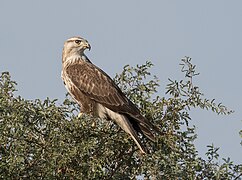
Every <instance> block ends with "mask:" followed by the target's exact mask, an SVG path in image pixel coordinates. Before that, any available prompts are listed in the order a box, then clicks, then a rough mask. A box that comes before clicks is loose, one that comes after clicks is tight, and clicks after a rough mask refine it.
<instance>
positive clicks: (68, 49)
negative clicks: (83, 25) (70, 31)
mask: <svg viewBox="0 0 242 180" xmlns="http://www.w3.org/2000/svg"><path fill="white" fill-rule="evenodd" d="M86 49H89V50H90V49H91V46H90V44H89V43H88V41H87V40H85V39H83V38H81V37H78V36H75V37H71V38H69V39H67V40H66V41H65V43H64V48H63V53H62V56H63V59H65V58H66V57H69V56H77V55H80V56H82V55H83V52H84V51H85V50H86Z"/></svg>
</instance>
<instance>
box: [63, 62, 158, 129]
mask: <svg viewBox="0 0 242 180" xmlns="http://www.w3.org/2000/svg"><path fill="white" fill-rule="evenodd" d="M66 75H67V76H68V77H69V79H70V80H71V81H72V83H73V84H74V85H75V86H76V87H77V88H78V89H79V90H80V91H81V92H82V93H84V94H86V95H87V96H88V97H89V98H90V99H92V100H94V101H96V102H97V103H100V104H102V105H104V106H105V107H107V108H109V109H110V110H112V111H114V112H118V113H122V114H127V115H129V116H130V117H132V118H133V119H134V120H135V121H136V122H139V123H138V124H139V126H141V127H140V128H141V129H142V130H147V128H148V127H151V128H153V129H155V130H156V127H154V126H153V124H152V123H150V122H149V121H148V120H147V119H146V118H145V117H143V116H142V115H141V114H140V111H139V109H138V108H137V107H136V106H135V105H134V104H133V103H132V102H131V101H130V100H129V99H128V98H127V97H126V96H125V95H124V94H123V92H122V91H121V90H120V89H119V87H118V86H117V85H116V84H115V83H114V81H113V80H112V79H111V78H110V77H109V76H108V75H107V74H106V73H105V72H103V71H102V70H101V69H99V68H98V67H96V66H95V65H94V64H91V63H87V62H83V61H79V62H78V63H75V64H72V65H70V66H68V67H67V68H66ZM148 129H149V128H148ZM156 131H157V130H156ZM149 132H150V131H148V130H147V133H149Z"/></svg>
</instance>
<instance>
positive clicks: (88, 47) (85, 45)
mask: <svg viewBox="0 0 242 180" xmlns="http://www.w3.org/2000/svg"><path fill="white" fill-rule="evenodd" d="M84 47H85V48H86V49H88V50H89V51H90V50H91V45H90V44H89V43H88V42H85V44H84Z"/></svg>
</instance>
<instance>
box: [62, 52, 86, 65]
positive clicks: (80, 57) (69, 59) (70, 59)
mask: <svg viewBox="0 0 242 180" xmlns="http://www.w3.org/2000/svg"><path fill="white" fill-rule="evenodd" d="M80 61H85V62H88V63H91V61H90V60H89V59H88V57H87V56H86V55H85V54H84V53H82V54H79V53H75V54H72V55H69V56H63V57H62V64H63V65H64V64H65V65H68V64H75V63H78V62H80Z"/></svg>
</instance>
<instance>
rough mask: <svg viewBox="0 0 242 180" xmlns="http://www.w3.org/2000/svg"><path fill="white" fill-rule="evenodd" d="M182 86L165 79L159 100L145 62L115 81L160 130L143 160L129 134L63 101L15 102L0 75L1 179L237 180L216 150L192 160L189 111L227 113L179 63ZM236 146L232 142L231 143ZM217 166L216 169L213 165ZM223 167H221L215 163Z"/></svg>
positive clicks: (240, 171) (239, 168) (237, 170)
mask: <svg viewBox="0 0 242 180" xmlns="http://www.w3.org/2000/svg"><path fill="white" fill-rule="evenodd" d="M180 65H181V71H182V72H183V73H184V78H183V79H182V80H172V79H169V84H167V86H166V87H165V88H166V93H167V94H166V97H162V96H160V95H158V94H159V93H158V92H157V89H158V87H159V80H158V78H157V77H156V76H153V75H152V74H151V73H150V68H151V67H152V66H153V64H152V63H151V62H146V63H145V64H143V65H137V66H135V67H131V66H129V65H126V66H125V67H124V68H123V72H122V73H121V74H119V75H116V77H115V79H114V80H115V82H116V83H117V84H118V85H119V87H120V88H121V89H122V90H123V92H125V94H126V95H127V96H128V97H129V98H130V99H131V100H132V101H133V102H134V103H135V104H136V105H137V106H138V107H139V108H140V109H141V111H142V114H143V115H144V116H146V117H147V118H148V119H149V120H150V121H152V123H153V124H155V125H156V126H157V127H159V128H160V131H161V134H159V135H158V134H157V140H156V142H155V143H153V142H150V141H149V140H148V139H146V138H143V139H142V141H143V143H145V144H147V146H148V148H149V151H150V153H148V154H146V155H142V154H141V153H140V152H139V150H138V148H137V146H136V145H135V143H134V142H133V141H132V140H131V138H130V137H129V135H128V134H127V133H125V132H124V131H122V130H121V129H120V128H119V127H118V126H117V125H116V124H115V123H113V122H112V121H108V120H105V119H100V118H95V117H92V116H88V115H84V116H82V117H78V116H77V112H79V109H78V106H77V105H76V104H75V103H74V102H73V101H72V100H71V98H70V97H69V96H67V97H66V99H65V100H64V102H63V103H61V104H60V103H58V102H57V100H56V99H55V100H51V99H49V98H46V99H45V100H39V99H35V100H26V99H24V98H22V97H21V96H15V94H14V93H15V91H16V82H14V81H13V80H12V79H11V77H10V74H9V73H8V72H3V73H2V74H1V76H0V137H1V138H0V178H1V179H135V178H136V177H137V176H138V175H142V176H143V177H144V179H192V180H194V179H241V177H242V165H241V164H239V165H236V164H234V163H233V161H231V160H230V158H228V159H224V158H222V159H220V157H219V153H218V150H219V148H217V147H214V146H213V145H208V146H207V147H208V151H207V153H206V155H207V158H205V159H204V158H202V157H200V156H199V155H198V152H197V149H196V147H195V145H194V140H195V139H196V138H197V134H196V133H195V126H194V125H193V123H192V117H191V116H190V113H189V112H190V110H191V109H192V108H201V109H207V110H210V111H213V112H215V113H217V114H224V115H228V114H230V113H232V111H231V110H229V109H228V108H227V107H226V106H224V105H222V104H221V103H219V104H216V103H215V100H214V99H212V100H209V99H207V98H205V97H204V95H203V93H202V92H200V89H199V87H198V86H196V85H194V83H193V78H194V77H195V76H197V75H199V73H197V72H196V69H195V65H193V64H192V63H191V58H189V57H185V58H184V59H182V62H181V64H180ZM238 143H239V142H238ZM219 160H220V163H219ZM221 160H222V161H221Z"/></svg>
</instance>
